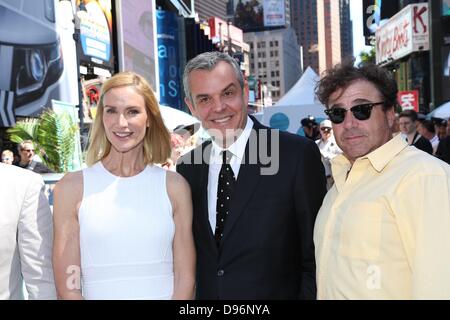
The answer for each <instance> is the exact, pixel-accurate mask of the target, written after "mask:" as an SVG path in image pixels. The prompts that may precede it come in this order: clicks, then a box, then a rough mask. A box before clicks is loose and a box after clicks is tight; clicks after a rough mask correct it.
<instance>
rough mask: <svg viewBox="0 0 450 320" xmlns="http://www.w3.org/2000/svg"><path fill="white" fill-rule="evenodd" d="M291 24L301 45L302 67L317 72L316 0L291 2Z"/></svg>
mask: <svg viewBox="0 0 450 320" xmlns="http://www.w3.org/2000/svg"><path fill="white" fill-rule="evenodd" d="M291 24H292V28H294V30H295V33H296V34H297V42H298V44H299V45H300V47H301V60H302V61H301V62H302V65H301V67H302V69H303V70H306V69H307V68H308V67H311V68H312V69H313V70H314V71H315V72H319V51H318V35H317V0H295V1H292V3H291Z"/></svg>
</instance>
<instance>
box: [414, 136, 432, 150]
mask: <svg viewBox="0 0 450 320" xmlns="http://www.w3.org/2000/svg"><path fill="white" fill-rule="evenodd" d="M416 135H417V133H416ZM414 140H416V138H415V137H414ZM412 145H413V146H414V147H416V148H417V149H419V150H422V151H425V152H426V153H429V154H431V155H432V154H433V146H432V145H431V142H430V140H428V139H427V138H424V137H422V136H421V137H420V138H419V139H417V141H416V142H414V143H413V144H412Z"/></svg>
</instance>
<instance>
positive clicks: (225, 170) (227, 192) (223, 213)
mask: <svg viewBox="0 0 450 320" xmlns="http://www.w3.org/2000/svg"><path fill="white" fill-rule="evenodd" d="M231 156H232V154H231V153H230V152H228V151H222V167H221V168H220V172H219V183H218V185H217V205H216V212H217V214H216V230H215V233H214V234H215V238H216V243H217V246H219V244H220V241H221V239H222V237H223V228H224V226H225V221H226V218H227V216H228V212H229V210H230V204H231V197H232V194H233V190H234V186H235V182H236V179H235V177H234V173H233V169H232V168H231V166H230V160H231Z"/></svg>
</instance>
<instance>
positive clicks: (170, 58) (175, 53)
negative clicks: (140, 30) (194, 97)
mask: <svg viewBox="0 0 450 320" xmlns="http://www.w3.org/2000/svg"><path fill="white" fill-rule="evenodd" d="M156 24H157V28H156V32H157V39H158V42H157V43H158V64H159V99H160V100H159V102H160V103H161V104H162V105H166V106H170V107H173V108H176V109H182V108H183V105H182V101H181V92H180V90H181V86H180V83H181V81H180V80H181V75H180V64H179V63H180V58H179V56H180V54H179V51H180V48H179V42H178V29H179V28H178V20H177V15H176V14H175V13H174V12H169V11H163V10H156Z"/></svg>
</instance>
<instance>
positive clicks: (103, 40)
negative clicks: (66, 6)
mask: <svg viewBox="0 0 450 320" xmlns="http://www.w3.org/2000/svg"><path fill="white" fill-rule="evenodd" d="M81 3H83V5H84V7H85V8H86V13H85V14H83V15H79V17H80V43H81V50H80V51H81V53H80V61H81V62H85V63H87V64H95V65H98V66H101V67H107V68H108V69H113V68H114V60H113V54H112V13H111V0H76V6H77V8H80V5H81Z"/></svg>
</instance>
